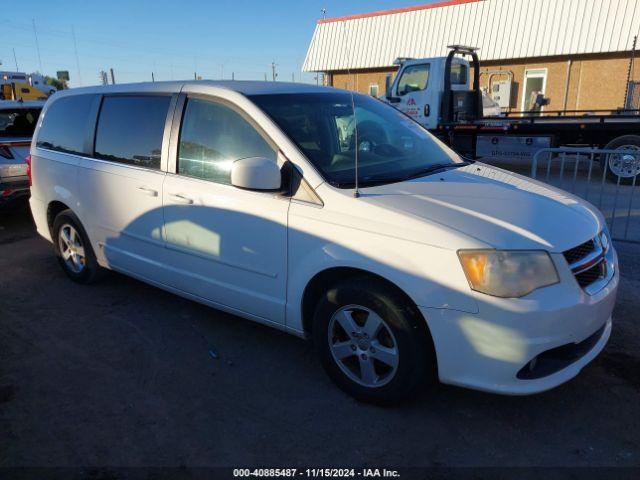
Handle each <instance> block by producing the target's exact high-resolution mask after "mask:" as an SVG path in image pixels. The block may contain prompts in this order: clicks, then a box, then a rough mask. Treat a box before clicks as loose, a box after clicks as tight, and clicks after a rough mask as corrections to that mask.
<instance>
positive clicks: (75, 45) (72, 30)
mask: <svg viewBox="0 0 640 480" xmlns="http://www.w3.org/2000/svg"><path fill="white" fill-rule="evenodd" d="M71 36H72V37H73V50H74V52H75V54H76V66H77V67H78V84H79V85H80V86H82V75H81V74H80V57H79V56H78V44H77V42H76V30H75V29H74V28H73V25H71Z"/></svg>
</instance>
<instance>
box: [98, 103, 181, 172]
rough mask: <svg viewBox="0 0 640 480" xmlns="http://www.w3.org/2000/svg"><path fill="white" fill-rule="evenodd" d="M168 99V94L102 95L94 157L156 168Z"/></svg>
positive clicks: (158, 164)
mask: <svg viewBox="0 0 640 480" xmlns="http://www.w3.org/2000/svg"><path fill="white" fill-rule="evenodd" d="M170 101H171V97H168V96H151V95H149V96H129V95H122V96H107V97H104V99H103V100H102V107H101V108H100V116H99V118H98V126H97V128H96V143H95V153H94V156H95V158H99V159H102V160H110V161H113V162H119V163H126V164H128V165H135V166H138V167H145V168H152V169H156V170H159V169H160V152H161V150H162V136H163V134H164V125H165V121H166V119H167V111H168V110H169V102H170Z"/></svg>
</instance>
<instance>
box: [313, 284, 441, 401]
mask: <svg viewBox="0 0 640 480" xmlns="http://www.w3.org/2000/svg"><path fill="white" fill-rule="evenodd" d="M312 328H313V340H314V345H315V347H316V350H317V352H318V355H319V358H320V361H321V363H322V365H323V367H324V369H325V370H326V372H327V373H328V375H329V376H330V377H331V379H332V380H333V381H334V382H335V383H336V384H337V385H338V387H340V388H341V389H342V390H343V391H345V392H346V393H348V394H349V395H351V396H353V397H354V398H356V399H358V400H360V401H364V402H369V403H376V404H381V405H389V404H394V403H397V402H399V401H401V400H403V399H406V398H408V397H409V396H411V395H412V394H414V393H415V391H416V390H417V389H418V387H419V386H420V385H421V384H422V383H423V381H424V380H425V379H426V377H427V375H426V374H427V372H429V373H430V374H431V375H430V378H431V379H433V378H435V371H436V368H435V355H434V354H433V345H432V342H431V337H430V335H429V333H428V330H427V327H426V324H425V323H424V319H423V318H422V316H421V315H420V313H419V312H418V311H417V309H416V307H415V306H414V305H413V304H411V302H410V301H408V299H406V298H405V297H404V295H402V294H401V293H400V292H397V291H396V290H395V289H394V288H392V287H390V286H389V285H387V284H385V283H384V282H382V281H379V280H377V279H374V278H370V277H357V278H351V279H347V280H343V281H340V282H338V283H337V284H336V285H335V286H333V287H331V288H330V289H329V290H327V292H325V294H324V295H323V297H322V298H321V300H320V302H319V303H318V306H317V308H316V312H315V316H314V319H313V327H312Z"/></svg>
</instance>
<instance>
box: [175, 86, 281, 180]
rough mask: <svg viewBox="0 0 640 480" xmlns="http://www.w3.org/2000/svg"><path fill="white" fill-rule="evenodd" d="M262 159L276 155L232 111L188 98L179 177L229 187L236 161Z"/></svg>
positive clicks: (180, 153) (216, 104) (182, 131)
mask: <svg viewBox="0 0 640 480" xmlns="http://www.w3.org/2000/svg"><path fill="white" fill-rule="evenodd" d="M247 157H265V158H268V159H272V160H273V161H274V162H275V161H276V158H277V151H276V149H275V148H273V147H272V146H271V145H269V143H267V141H266V140H265V139H264V138H263V137H262V135H260V134H259V133H258V132H257V131H256V130H255V128H253V126H252V125H251V124H250V123H249V122H248V121H247V120H245V119H244V118H243V117H242V115H240V114H239V113H238V112H236V111H235V110H232V109H231V108H229V107H227V106H226V105H222V104H220V103H215V102H210V101H206V100H200V99H198V98H189V99H188V100H187V106H186V109H185V112H184V118H183V120H182V128H181V130H180V142H179V146H178V173H179V174H180V175H186V176H189V177H196V178H202V179H204V180H211V181H213V182H216V183H223V184H226V185H230V184H231V166H232V164H233V162H234V161H235V160H238V159H241V158H247Z"/></svg>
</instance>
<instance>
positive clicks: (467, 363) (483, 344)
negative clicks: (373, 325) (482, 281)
mask: <svg viewBox="0 0 640 480" xmlns="http://www.w3.org/2000/svg"><path fill="white" fill-rule="evenodd" d="M615 262H616V269H615V274H614V276H613V278H611V280H610V281H609V283H608V284H607V285H606V286H604V287H603V288H602V289H601V290H600V291H599V292H597V293H596V294H594V295H589V294H587V293H586V292H585V291H584V290H582V289H581V288H580V287H579V286H578V285H577V283H576V282H575V280H574V279H573V278H571V277H570V276H567V277H566V278H562V277H563V276H564V275H563V274H561V282H560V283H559V284H557V285H554V286H551V287H547V288H543V289H540V290H538V291H536V292H534V293H533V294H531V295H529V296H527V297H525V298H522V299H498V298H494V297H489V296H487V295H481V294H478V295H475V298H476V301H477V302H478V306H479V312H478V313H477V314H473V313H467V312H462V311H457V310H451V309H442V308H440V309H438V308H423V307H420V310H421V312H422V314H423V316H424V318H425V319H426V320H427V323H428V326H429V329H430V331H431V335H432V337H433V342H434V345H435V349H436V355H437V360H438V374H439V377H440V381H442V382H443V383H448V384H452V385H458V386H463V387H468V388H473V389H477V390H483V391H487V392H493V393H501V394H508V395H527V394H533V393H538V392H542V391H545V390H549V389H551V388H554V387H556V386H558V385H561V384H562V383H564V382H566V381H568V380H570V379H571V378H573V377H575V376H576V375H577V374H578V373H579V372H580V370H582V368H583V367H584V366H585V365H587V364H588V363H589V362H590V361H591V360H593V359H594V358H595V357H596V356H597V355H598V353H600V351H602V349H603V348H604V346H605V345H606V343H607V341H608V340H609V336H610V335H611V325H612V318H611V314H612V311H613V307H614V304H615V300H616V294H617V289H618V283H619V272H618V268H617V259H615ZM569 275H570V274H569ZM559 347H564V348H559ZM549 351H551V352H549ZM558 352H561V353H562V354H563V355H561V357H560V358H561V362H564V363H558V362H557V361H556V363H555V365H554V368H548V367H549V365H548V363H547V364H546V365H543V366H545V367H546V368H547V370H546V371H545V370H544V368H543V367H541V365H542V363H541V364H539V365H536V364H535V362H534V363H533V364H532V363H530V362H531V361H532V360H533V359H534V358H536V357H539V358H540V359H542V360H545V359H546V360H548V358H549V357H554V355H556V354H557V353H558ZM552 360H558V356H557V355H556V356H555V357H554V358H552ZM536 367H537V370H536ZM528 370H530V371H531V372H533V373H532V374H527V373H526V372H527V371H528ZM523 371H524V372H525V373H524V375H523Z"/></svg>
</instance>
